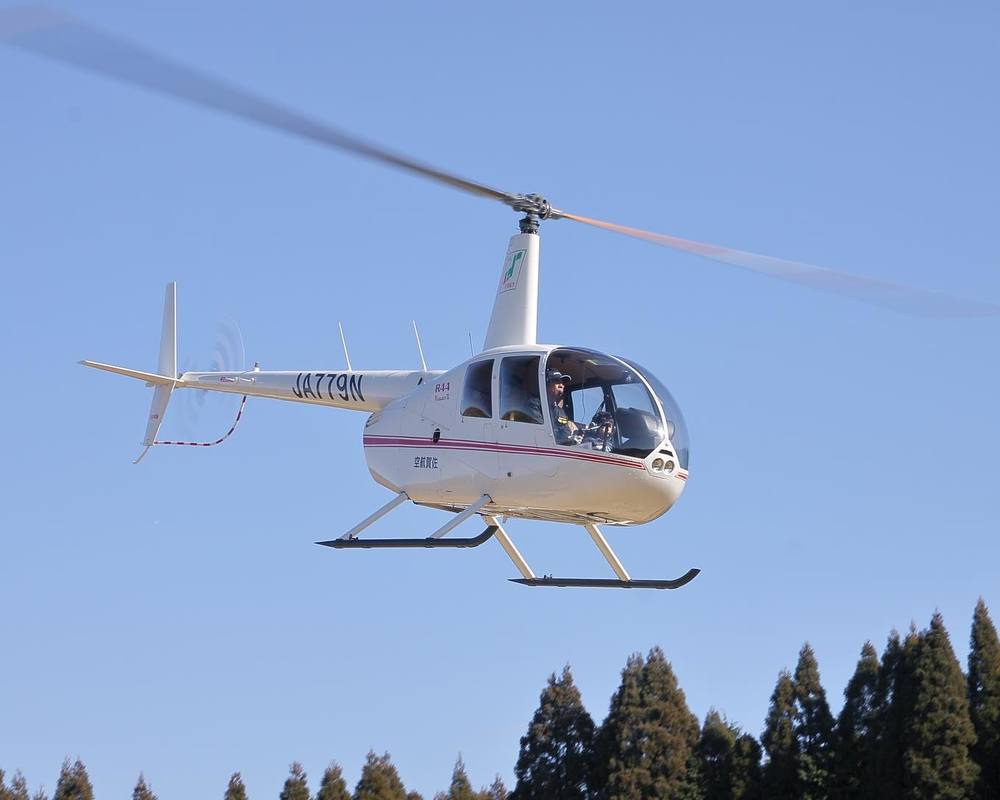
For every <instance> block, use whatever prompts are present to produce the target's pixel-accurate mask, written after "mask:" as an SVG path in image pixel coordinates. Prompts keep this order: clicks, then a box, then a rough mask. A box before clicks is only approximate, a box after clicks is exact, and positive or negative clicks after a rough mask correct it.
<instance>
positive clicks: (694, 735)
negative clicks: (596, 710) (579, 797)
mask: <svg viewBox="0 0 1000 800" xmlns="http://www.w3.org/2000/svg"><path fill="white" fill-rule="evenodd" d="M698 734H699V729H698V720H697V719H696V718H695V716H694V715H693V714H692V713H691V711H690V709H688V707H687V700H686V699H685V697H684V692H683V691H682V690H681V689H680V687H679V686H678V685H677V678H676V677H675V676H674V672H673V669H672V668H671V666H670V663H669V662H668V661H667V659H666V656H664V654H663V651H662V650H661V649H660V648H659V647H654V648H653V649H652V650H651V651H650V652H649V655H648V656H647V658H646V661H645V663H643V661H642V658H641V657H640V656H639V655H638V654H636V655H633V656H632V657H630V658H629V660H628V662H627V663H626V665H625V669H624V670H623V671H622V682H621V685H620V686H619V688H618V691H617V692H616V693H615V695H614V697H612V698H611V710H610V712H609V713H608V718H607V719H606V720H605V722H604V725H603V726H602V733H601V736H600V739H601V745H600V748H599V752H600V758H601V760H602V761H603V764H602V765H601V766H602V770H601V775H600V784H599V786H600V789H601V790H602V791H603V793H604V794H605V796H607V797H608V798H610V800H646V799H647V798H658V799H660V798H662V800H674V798H682V797H687V796H689V795H691V794H693V793H695V792H696V787H695V786H694V785H693V784H694V782H695V777H696V772H697V761H696V758H695V747H696V746H697V744H698Z"/></svg>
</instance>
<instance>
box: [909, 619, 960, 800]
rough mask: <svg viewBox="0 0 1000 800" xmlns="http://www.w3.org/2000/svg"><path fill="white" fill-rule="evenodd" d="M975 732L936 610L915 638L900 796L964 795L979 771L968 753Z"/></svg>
mask: <svg viewBox="0 0 1000 800" xmlns="http://www.w3.org/2000/svg"><path fill="white" fill-rule="evenodd" d="M975 740H976V734H975V730H974V729H973V727H972V719H971V718H970V716H969V699H968V695H967V687H966V684H965V677H964V676H963V675H962V668H961V667H960V666H959V664H958V659H956V658H955V653H954V651H953V650H952V648H951V641H950V640H949V639H948V631H947V630H945V627H944V621H943V620H942V618H941V615H940V614H939V613H935V614H934V616H933V617H932V618H931V626H930V629H929V630H927V631H925V632H923V633H922V634H921V636H920V638H919V641H918V644H917V648H916V653H915V658H914V661H913V715H912V717H911V718H910V720H909V722H908V724H907V725H906V736H905V739H904V742H905V745H904V750H903V786H904V797H906V798H907V799H908V800H925V798H926V800H932V798H933V800H964V799H965V798H968V797H969V795H970V793H971V791H972V787H973V785H974V783H975V780H976V775H977V773H978V770H977V769H976V765H975V763H974V762H973V761H972V758H971V757H970V755H969V748H970V747H971V746H972V745H973V744H974V743H975Z"/></svg>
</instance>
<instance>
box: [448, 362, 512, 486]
mask: <svg viewBox="0 0 1000 800" xmlns="http://www.w3.org/2000/svg"><path fill="white" fill-rule="evenodd" d="M494 367H495V359H492V358H487V359H482V360H479V361H472V362H470V363H469V365H468V366H467V367H466V369H465V375H464V376H463V378H462V386H461V390H460V394H459V404H458V424H456V425H455V426H454V427H453V428H452V429H451V431H450V433H451V434H452V437H451V438H450V439H449V440H448V441H445V442H443V444H444V445H445V446H446V447H447V448H448V449H449V451H450V453H449V458H448V463H449V464H450V465H451V468H450V469H448V470H447V474H446V478H447V479H448V484H449V488H450V489H451V491H452V492H454V493H457V494H463V493H464V492H466V491H468V492H471V493H475V496H476V497H478V496H479V495H481V494H482V493H483V492H488V491H490V489H491V488H492V483H493V481H495V480H496V478H497V473H498V469H499V464H498V461H497V448H496V421H495V419H496V377H495V375H494ZM473 499H475V498H473Z"/></svg>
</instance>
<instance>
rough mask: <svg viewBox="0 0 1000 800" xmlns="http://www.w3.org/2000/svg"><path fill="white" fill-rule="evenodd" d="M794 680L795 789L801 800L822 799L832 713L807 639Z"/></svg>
mask: <svg viewBox="0 0 1000 800" xmlns="http://www.w3.org/2000/svg"><path fill="white" fill-rule="evenodd" d="M794 680H795V738H796V739H797V740H798V773H799V788H800V791H801V792H802V798H803V800H823V798H826V797H827V796H828V794H829V783H830V773H831V767H832V763H831V759H832V756H833V715H832V714H831V713H830V706H829V704H828V703H827V702H826V692H825V691H824V690H823V686H822V684H821V683H820V679H819V665H818V664H817V663H816V654H815V653H814V652H813V649H812V647H810V646H809V643H808V642H806V643H805V644H804V645H803V646H802V649H801V650H800V651H799V663H798V664H797V665H796V667H795V678H794Z"/></svg>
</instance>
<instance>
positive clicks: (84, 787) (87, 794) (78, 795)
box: [52, 758, 94, 800]
mask: <svg viewBox="0 0 1000 800" xmlns="http://www.w3.org/2000/svg"><path fill="white" fill-rule="evenodd" d="M52 800H94V789H93V787H92V786H91V785H90V776H88V775H87V768H86V767H85V766H84V765H83V762H82V761H80V759H77V760H76V761H74V762H73V764H72V765H71V764H70V763H69V759H68V758H67V759H66V760H65V761H63V765H62V768H61V769H60V770H59V780H58V781H57V782H56V790H55V792H54V793H53V795H52Z"/></svg>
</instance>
